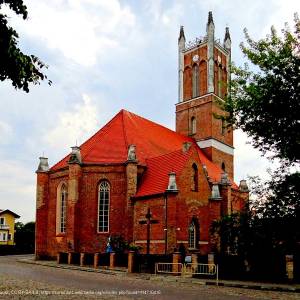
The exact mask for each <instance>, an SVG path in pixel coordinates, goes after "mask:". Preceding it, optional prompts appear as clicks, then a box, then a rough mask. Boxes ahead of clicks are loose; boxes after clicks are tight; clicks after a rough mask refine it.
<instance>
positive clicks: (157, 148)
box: [51, 110, 192, 170]
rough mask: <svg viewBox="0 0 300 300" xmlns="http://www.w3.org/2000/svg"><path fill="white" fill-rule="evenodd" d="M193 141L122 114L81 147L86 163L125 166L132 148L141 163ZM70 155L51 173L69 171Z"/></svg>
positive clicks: (123, 112)
mask: <svg viewBox="0 0 300 300" xmlns="http://www.w3.org/2000/svg"><path fill="white" fill-rule="evenodd" d="M184 141H192V139H191V138H189V137H186V136H183V135H181V134H178V133H176V132H174V131H172V130H170V129H168V128H166V127H164V126H161V125H159V124H157V123H154V122H152V121H149V120H147V119H145V118H142V117H140V116H138V115H136V114H133V113H131V112H128V111H126V110H121V111H120V112H119V113H118V114H117V115H116V116H115V117H114V118H113V119H112V120H111V121H110V122H108V123H107V124H106V125H105V126H104V127H103V128H101V129H100V130H99V131H98V132H96V133H95V134H94V135H93V136H92V137H91V138H90V139H88V140H87V141H86V142H85V143H83V144H82V145H81V146H80V149H81V157H82V162H83V163H86V164H89V163H123V162H125V161H126V160H127V151H128V145H130V144H134V145H136V151H137V158H138V160H139V163H141V164H145V160H146V159H147V158H150V157H154V156H159V155H163V154H166V153H169V152H173V151H175V150H177V149H181V147H182V143H183V142H184ZM68 159H69V155H68V156H66V157H65V158H64V159H63V160H61V161H60V162H58V163H57V164H56V165H54V166H53V167H52V168H51V170H58V169H60V168H63V167H66V166H67V162H68Z"/></svg>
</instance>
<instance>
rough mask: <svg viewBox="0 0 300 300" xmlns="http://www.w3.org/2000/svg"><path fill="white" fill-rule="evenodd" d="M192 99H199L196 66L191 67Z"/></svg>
mask: <svg viewBox="0 0 300 300" xmlns="http://www.w3.org/2000/svg"><path fill="white" fill-rule="evenodd" d="M192 84H193V98H195V97H199V67H198V65H197V64H194V66H193V82H192Z"/></svg>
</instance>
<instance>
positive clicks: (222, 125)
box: [221, 119, 226, 135]
mask: <svg viewBox="0 0 300 300" xmlns="http://www.w3.org/2000/svg"><path fill="white" fill-rule="evenodd" d="M225 126H226V125H225V120H223V119H221V134H222V135H225Z"/></svg>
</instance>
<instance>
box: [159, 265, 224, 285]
mask: <svg viewBox="0 0 300 300" xmlns="http://www.w3.org/2000/svg"><path fill="white" fill-rule="evenodd" d="M158 273H161V274H177V275H181V276H184V275H208V276H215V278H216V284H217V285H219V269H218V265H215V264H196V263H187V264H181V263H156V264H155V274H158Z"/></svg>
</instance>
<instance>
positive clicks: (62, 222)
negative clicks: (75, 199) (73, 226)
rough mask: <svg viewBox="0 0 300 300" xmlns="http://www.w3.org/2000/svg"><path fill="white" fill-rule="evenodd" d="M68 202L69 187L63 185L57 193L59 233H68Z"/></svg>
mask: <svg viewBox="0 0 300 300" xmlns="http://www.w3.org/2000/svg"><path fill="white" fill-rule="evenodd" d="M67 200H68V190H67V185H66V184H65V183H63V184H62V185H61V186H60V187H58V191H57V232H58V233H65V232H66V220H67V218H66V217H67Z"/></svg>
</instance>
